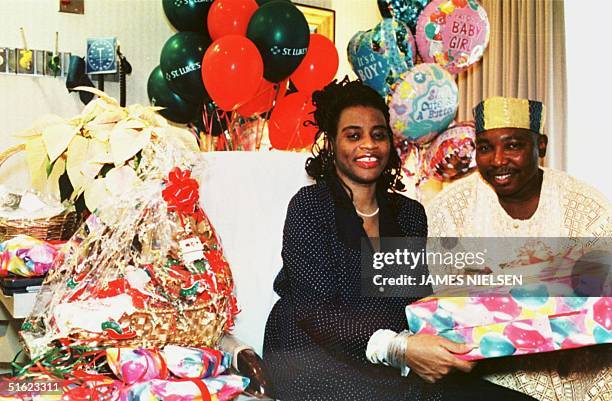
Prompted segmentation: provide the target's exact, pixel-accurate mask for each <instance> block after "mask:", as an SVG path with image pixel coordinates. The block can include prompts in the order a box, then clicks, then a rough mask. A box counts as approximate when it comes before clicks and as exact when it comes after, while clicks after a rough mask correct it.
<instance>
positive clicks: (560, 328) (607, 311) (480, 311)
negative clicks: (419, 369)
mask: <svg viewBox="0 0 612 401" xmlns="http://www.w3.org/2000/svg"><path fill="white" fill-rule="evenodd" d="M406 315H407V318H408V326H409V328H410V330H411V331H412V332H413V333H423V334H435V335H440V336H442V337H445V338H448V339H449V340H452V341H455V342H461V343H466V344H469V345H474V346H475V347H476V348H474V349H473V350H472V351H470V352H469V353H468V354H465V355H460V357H462V358H464V359H468V360H476V359H484V358H494V357H500V356H510V355H523V354H533V353H538V352H548V351H556V350H562V349H570V348H577V347H584V346H588V345H595V344H604V343H612V298H611V297H543V296H542V297H525V296H523V297H521V296H516V295H515V296H513V295H509V296H500V295H495V296H490V297H444V298H440V297H430V298H424V299H422V300H420V301H418V302H415V303H413V304H411V305H408V306H407V307H406Z"/></svg>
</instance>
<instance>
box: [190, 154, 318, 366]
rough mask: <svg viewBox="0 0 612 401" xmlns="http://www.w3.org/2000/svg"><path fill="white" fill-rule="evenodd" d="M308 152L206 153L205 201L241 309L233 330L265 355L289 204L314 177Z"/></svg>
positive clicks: (202, 184)
mask: <svg viewBox="0 0 612 401" xmlns="http://www.w3.org/2000/svg"><path fill="white" fill-rule="evenodd" d="M308 157H309V154H307V153H295V152H276V151H274V152H212V153H205V154H203V155H202V162H201V163H202V165H201V166H199V167H201V169H200V170H201V172H200V173H198V175H199V177H196V178H197V179H198V181H199V182H200V203H201V205H202V207H203V209H204V211H205V212H206V214H207V215H208V217H209V219H210V221H211V223H212V225H213V226H214V228H215V230H216V231H217V234H218V235H219V237H220V239H221V243H222V246H223V251H224V253H225V256H226V258H227V261H228V262H229V264H230V266H231V269H232V273H233V276H234V281H235V285H236V295H237V298H238V305H239V307H240V309H241V312H240V314H239V315H238V317H237V319H236V326H235V328H234V331H233V334H234V335H235V336H236V337H237V338H238V339H240V340H241V341H242V342H243V343H245V344H248V345H250V346H251V347H253V348H254V349H255V351H256V352H257V353H258V354H259V355H261V351H262V346H263V338H264V331H265V325H266V319H267V317H268V314H269V313H270V310H271V309H272V306H273V305H274V302H275V301H276V300H277V295H276V294H275V293H274V291H273V289H272V284H273V282H274V278H275V277H276V275H277V273H278V271H279V270H280V268H281V267H282V260H281V245H282V232H283V225H284V222H285V216H286V214H287V205H288V204H289V201H290V200H291V198H292V197H293V195H295V194H296V193H297V191H298V190H299V189H300V188H301V187H303V186H305V185H309V184H311V183H312V181H311V180H310V179H309V177H308V176H307V174H306V172H305V170H304V164H305V162H306V159H307V158H308Z"/></svg>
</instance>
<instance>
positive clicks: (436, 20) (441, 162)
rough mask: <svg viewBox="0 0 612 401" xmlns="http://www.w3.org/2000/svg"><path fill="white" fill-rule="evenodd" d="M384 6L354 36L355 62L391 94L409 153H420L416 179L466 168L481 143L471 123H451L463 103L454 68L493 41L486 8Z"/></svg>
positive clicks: (416, 3)
mask: <svg viewBox="0 0 612 401" xmlns="http://www.w3.org/2000/svg"><path fill="white" fill-rule="evenodd" d="M378 7H379V9H380V11H381V15H382V16H383V20H382V21H381V22H380V23H379V24H378V25H377V26H376V27H374V28H373V29H370V30H368V31H365V32H357V33H356V34H355V35H354V36H353V38H352V39H351V41H350V42H349V45H348V49H347V50H348V58H349V62H350V63H351V66H352V68H353V70H354V71H355V73H356V74H357V75H358V76H359V77H360V78H361V80H362V81H363V82H364V83H365V84H367V85H369V86H371V87H372V88H374V89H376V90H377V91H378V92H379V93H380V95H381V96H383V97H384V98H385V99H386V100H387V103H388V105H389V109H390V113H391V129H392V130H393V133H394V134H395V135H396V136H397V137H398V138H399V141H400V142H402V141H403V142H404V145H403V146H401V147H400V148H401V149H404V150H406V151H405V152H403V153H404V154H403V158H404V159H407V158H408V157H410V156H412V155H416V158H417V159H418V160H417V164H418V167H417V169H416V171H415V172H409V173H410V175H416V176H417V177H416V178H417V182H420V181H423V180H427V179H430V178H435V179H438V180H451V179H455V178H458V177H460V176H463V175H465V174H466V173H467V172H469V171H471V170H472V169H473V167H474V163H473V160H474V149H475V146H474V143H473V128H469V127H464V128H461V129H458V128H456V129H451V128H449V125H450V124H451V123H452V122H453V120H454V119H455V115H456V113H457V108H458V104H459V95H458V88H457V84H456V82H455V76H454V75H455V74H458V73H460V72H462V71H464V70H466V69H468V68H469V67H470V66H472V65H474V64H475V63H476V62H478V61H479V60H480V58H481V57H482V55H483V53H484V50H485V49H486V47H487V44H488V42H489V30H490V27H489V20H488V17H487V13H486V11H485V9H484V8H483V7H482V6H481V5H480V4H479V3H478V2H477V1H476V0H378ZM439 135H443V136H444V138H443V140H439V141H436V140H435V139H436V138H437V137H438V136H439Z"/></svg>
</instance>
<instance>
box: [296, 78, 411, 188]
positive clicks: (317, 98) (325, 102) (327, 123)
mask: <svg viewBox="0 0 612 401" xmlns="http://www.w3.org/2000/svg"><path fill="white" fill-rule="evenodd" d="M312 103H313V104H314V106H315V112H314V121H308V122H307V123H308V124H312V125H314V126H316V127H317V129H318V130H317V134H316V135H315V140H314V145H313V148H312V154H313V157H310V158H308V160H307V161H306V172H307V173H308V175H309V176H311V177H312V178H314V179H316V180H317V181H318V180H321V179H323V180H325V179H327V178H330V177H334V176H336V166H335V162H334V158H335V156H334V151H333V144H334V143H335V141H336V137H337V135H338V121H339V120H340V114H341V113H342V111H343V110H344V109H346V108H348V107H353V106H365V107H372V108H374V109H376V110H380V111H381V112H382V114H383V115H384V116H385V122H386V125H387V132H388V133H389V140H390V143H391V144H390V150H389V161H388V162H387V165H386V166H385V169H384V170H383V172H382V174H381V175H380V177H379V178H378V181H377V182H376V184H377V185H376V186H377V190H381V191H385V192H386V191H387V190H388V189H392V190H394V191H403V190H404V184H402V182H401V160H400V158H399V155H398V153H397V150H396V148H395V145H394V144H393V134H392V133H391V128H390V126H389V108H388V107H387V104H386V103H385V101H384V100H383V98H382V97H380V95H379V94H378V93H377V92H376V91H375V90H374V89H372V88H370V87H369V86H366V85H364V84H363V83H362V82H361V81H359V80H357V81H350V80H349V78H348V76H347V77H345V78H344V79H343V80H342V81H340V82H337V80H334V81H333V82H332V83H330V84H329V85H327V86H326V87H325V88H324V89H323V90H319V91H315V92H314V93H313V94H312Z"/></svg>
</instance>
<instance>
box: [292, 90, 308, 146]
mask: <svg viewBox="0 0 612 401" xmlns="http://www.w3.org/2000/svg"><path fill="white" fill-rule="evenodd" d="M310 99H311V98H310V96H309V97H308V98H307V99H306V101H305V102H304V103H303V104H302V107H301V108H300V116H303V115H304V110H305V109H306V105H308V101H309V100H310ZM303 124H304V121H302V119H301V118H300V119H298V123H297V126H296V127H295V129H294V130H293V133H292V134H291V139H290V140H289V143H288V146H287V147H288V149H294V148H293V146H294V145H297V144H298V143H300V142H298V138H299V136H300V134H299V132H300V125H303Z"/></svg>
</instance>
